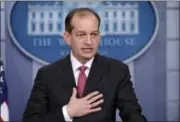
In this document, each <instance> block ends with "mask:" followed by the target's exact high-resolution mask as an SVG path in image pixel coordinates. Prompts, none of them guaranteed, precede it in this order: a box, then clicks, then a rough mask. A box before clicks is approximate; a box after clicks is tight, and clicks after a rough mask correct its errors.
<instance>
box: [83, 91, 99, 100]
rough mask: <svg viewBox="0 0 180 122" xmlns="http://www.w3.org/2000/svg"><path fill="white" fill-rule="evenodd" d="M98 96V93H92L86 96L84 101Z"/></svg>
mask: <svg viewBox="0 0 180 122" xmlns="http://www.w3.org/2000/svg"><path fill="white" fill-rule="evenodd" d="M98 94H99V92H98V91H95V92H93V93H90V94H88V95H87V96H86V97H85V98H84V99H86V100H89V99H90V98H92V97H93V96H96V95H98Z"/></svg>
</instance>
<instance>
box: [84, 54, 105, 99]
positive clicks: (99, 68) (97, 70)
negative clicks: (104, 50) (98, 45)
mask: <svg viewBox="0 0 180 122" xmlns="http://www.w3.org/2000/svg"><path fill="white" fill-rule="evenodd" d="M107 66H108V65H107V64H106V62H105V61H104V60H103V59H102V57H101V56H99V55H98V54H97V55H96V56H95V58H94V61H93V63H92V67H91V69H90V72H89V76H88V78H87V81H86V85H85V89H84V92H83V96H85V95H87V94H89V93H91V92H93V91H95V90H96V88H97V84H98V83H99V82H101V81H102V79H103V77H104V76H105V74H106V72H107Z"/></svg>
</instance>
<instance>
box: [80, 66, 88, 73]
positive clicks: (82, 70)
mask: <svg viewBox="0 0 180 122" xmlns="http://www.w3.org/2000/svg"><path fill="white" fill-rule="evenodd" d="M86 69H87V67H86V66H80V67H79V70H80V71H81V72H85V70H86Z"/></svg>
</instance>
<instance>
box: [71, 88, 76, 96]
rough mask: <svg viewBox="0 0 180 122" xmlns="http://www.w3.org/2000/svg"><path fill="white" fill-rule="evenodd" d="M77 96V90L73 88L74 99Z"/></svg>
mask: <svg viewBox="0 0 180 122" xmlns="http://www.w3.org/2000/svg"><path fill="white" fill-rule="evenodd" d="M76 95H77V90H76V88H73V92H72V96H71V97H72V98H76Z"/></svg>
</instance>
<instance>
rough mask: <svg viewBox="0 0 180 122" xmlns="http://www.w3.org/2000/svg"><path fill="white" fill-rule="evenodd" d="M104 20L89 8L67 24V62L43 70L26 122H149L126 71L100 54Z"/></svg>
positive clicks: (73, 14) (72, 14) (76, 13)
mask: <svg viewBox="0 0 180 122" xmlns="http://www.w3.org/2000/svg"><path fill="white" fill-rule="evenodd" d="M99 26H100V18H99V16H98V14H97V13H95V12H94V11H93V10H91V9H89V8H77V9H74V10H72V11H71V12H70V13H69V14H68V15H67V17H66V19H65V32H64V40H65V41H66V43H67V44H68V45H69V46H70V47H71V49H72V50H71V52H70V54H69V55H68V56H66V57H65V58H63V59H61V60H59V61H56V62H54V63H52V64H49V65H47V66H45V67H43V68H40V69H39V71H38V73H37V76H36V79H35V83H34V86H33V89H32V92H31V95H30V99H29V100H28V103H27V106H26V109H25V112H24V114H23V122H64V121H73V122H115V119H116V117H115V116H116V109H119V110H120V114H119V115H120V117H121V118H122V120H123V121H127V122H146V121H147V120H146V118H145V117H144V116H143V115H142V113H141V112H142V109H141V107H140V105H139V104H138V102H137V98H136V95H135V92H134V89H133V87H132V82H131V81H130V73H129V69H128V66H127V65H126V64H124V63H123V62H121V61H119V60H115V59H112V58H107V57H104V56H101V55H99V54H98V53H97V50H98V45H99V42H100V33H99Z"/></svg>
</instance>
